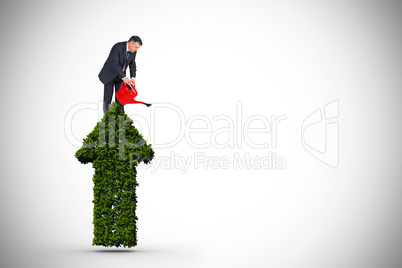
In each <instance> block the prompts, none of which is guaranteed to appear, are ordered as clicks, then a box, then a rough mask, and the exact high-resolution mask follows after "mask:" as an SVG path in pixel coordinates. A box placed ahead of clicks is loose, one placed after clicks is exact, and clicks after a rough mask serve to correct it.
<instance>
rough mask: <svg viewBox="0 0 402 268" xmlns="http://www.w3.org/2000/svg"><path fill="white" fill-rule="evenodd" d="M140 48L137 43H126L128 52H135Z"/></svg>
mask: <svg viewBox="0 0 402 268" xmlns="http://www.w3.org/2000/svg"><path fill="white" fill-rule="evenodd" d="M140 47H141V45H140V44H139V43H138V42H135V43H134V41H130V42H128V50H130V52H135V51H137V50H138V49H139V48H140Z"/></svg>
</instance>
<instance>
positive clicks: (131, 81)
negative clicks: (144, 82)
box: [130, 78, 135, 86]
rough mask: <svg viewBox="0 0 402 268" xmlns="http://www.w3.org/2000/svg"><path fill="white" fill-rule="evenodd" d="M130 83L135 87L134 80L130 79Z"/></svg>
mask: <svg viewBox="0 0 402 268" xmlns="http://www.w3.org/2000/svg"><path fill="white" fill-rule="evenodd" d="M130 83H131V84H132V85H133V86H135V79H134V78H133V79H131V80H130Z"/></svg>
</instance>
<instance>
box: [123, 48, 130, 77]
mask: <svg viewBox="0 0 402 268" xmlns="http://www.w3.org/2000/svg"><path fill="white" fill-rule="evenodd" d="M129 54H130V51H127V56H126V62H125V63H124V73H126V70H127V61H128V55H129Z"/></svg>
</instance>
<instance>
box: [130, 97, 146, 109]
mask: <svg viewBox="0 0 402 268" xmlns="http://www.w3.org/2000/svg"><path fill="white" fill-rule="evenodd" d="M128 103H139V104H144V105H146V106H147V107H149V106H151V105H152V103H145V102H142V101H136V100H135V99H132V100H130V101H129V102H128Z"/></svg>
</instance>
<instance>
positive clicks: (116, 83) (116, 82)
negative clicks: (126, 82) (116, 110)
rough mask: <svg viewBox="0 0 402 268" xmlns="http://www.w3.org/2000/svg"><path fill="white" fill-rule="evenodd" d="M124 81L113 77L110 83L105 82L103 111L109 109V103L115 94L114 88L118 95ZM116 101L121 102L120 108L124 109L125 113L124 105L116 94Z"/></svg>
mask: <svg viewBox="0 0 402 268" xmlns="http://www.w3.org/2000/svg"><path fill="white" fill-rule="evenodd" d="M121 83H123V80H122V79H120V78H118V77H116V78H115V79H113V80H112V81H111V82H110V83H108V84H105V92H104V95H103V112H104V113H105V111H106V110H108V109H109V105H110V103H111V102H112V96H113V88H114V92H115V95H116V92H117V91H119V89H120V85H121ZM115 101H116V102H117V103H118V104H119V106H120V108H121V109H122V111H123V113H124V105H123V104H121V103H120V102H119V100H118V99H117V98H116V96H115Z"/></svg>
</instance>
